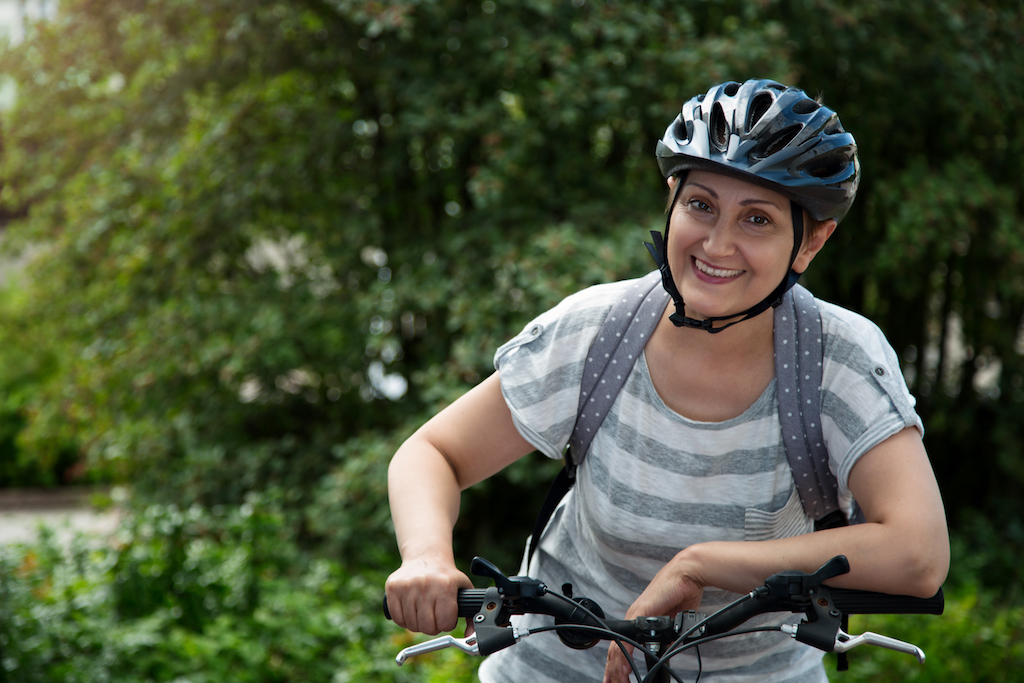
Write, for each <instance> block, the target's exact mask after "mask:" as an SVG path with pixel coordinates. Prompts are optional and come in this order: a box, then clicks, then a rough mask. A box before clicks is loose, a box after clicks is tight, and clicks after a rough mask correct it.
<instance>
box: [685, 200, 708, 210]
mask: <svg viewBox="0 0 1024 683" xmlns="http://www.w3.org/2000/svg"><path fill="white" fill-rule="evenodd" d="M690 206H692V207H693V208H695V209H697V210H698V211H711V206H710V205H709V204H708V203H707V202H704V201H701V200H700V199H691V200H690Z"/></svg>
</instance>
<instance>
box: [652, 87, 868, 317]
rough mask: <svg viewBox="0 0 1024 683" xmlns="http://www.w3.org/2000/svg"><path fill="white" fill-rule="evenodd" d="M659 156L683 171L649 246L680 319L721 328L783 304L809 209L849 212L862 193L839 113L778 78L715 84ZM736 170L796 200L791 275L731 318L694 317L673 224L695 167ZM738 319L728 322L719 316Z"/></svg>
mask: <svg viewBox="0 0 1024 683" xmlns="http://www.w3.org/2000/svg"><path fill="white" fill-rule="evenodd" d="M656 156H657V159H658V166H659V168H660V169H661V172H662V174H663V175H664V176H665V177H666V178H668V177H671V176H679V178H680V182H679V183H677V185H676V192H675V195H674V196H673V198H672V207H671V208H670V209H669V220H668V221H666V226H665V234H664V237H662V235H661V234H660V233H657V232H652V233H651V235H652V237H654V240H655V244H653V245H651V244H648V245H647V246H648V249H650V251H651V254H652V255H653V256H654V259H655V261H656V262H657V264H658V266H659V268H660V269H661V274H662V281H663V284H664V286H665V289H666V290H667V291H668V293H669V294H670V295H671V296H672V299H673V302H674V303H675V307H676V313H675V314H674V315H672V316H671V319H672V322H673V323H674V324H676V325H677V326H680V327H683V326H685V327H697V328H702V329H705V330H707V331H708V332H720V331H722V330H724V329H726V328H727V327H730V326H731V325H734V324H736V323H738V322H742V321H743V320H749V319H750V318H752V317H754V316H755V315H759V314H760V313H762V312H764V311H765V310H767V309H768V308H769V307H772V306H778V305H779V303H780V302H781V301H782V297H783V295H785V293H786V292H787V291H788V290H789V289H790V288H791V287H792V286H793V285H794V284H796V281H797V280H798V279H799V277H800V274H799V273H796V272H795V271H793V270H792V266H793V262H794V261H795V260H796V257H797V255H798V254H799V251H800V246H801V244H802V243H803V233H804V230H803V210H806V211H807V213H808V214H810V216H811V217H812V218H814V219H815V220H817V221H823V220H827V219H830V218H831V219H835V221H836V222H837V223H838V222H839V221H841V220H842V219H843V217H844V216H846V213H847V212H848V211H849V210H850V206H851V205H852V204H853V200H854V197H855V196H856V194H857V185H858V183H859V181H860V163H859V161H858V159H857V142H856V141H855V140H854V138H853V135H851V134H850V133H847V132H846V131H845V130H844V129H843V126H842V124H841V123H840V122H839V116H838V115H837V114H836V113H835V112H834V111H832V110H831V109H829V108H828V107H826V106H824V105H822V104H821V103H819V102H817V101H815V100H813V99H811V98H810V97H808V96H807V95H806V93H804V91H803V90H800V89H798V88H792V87H787V86H785V85H782V84H781V83H777V82H775V81H771V80H748V81H746V82H745V83H742V84H740V83H736V82H728V83H722V84H720V85H717V86H715V87H713V88H711V89H710V90H709V91H708V92H707V93H706V94H704V95H698V96H696V97H694V98H693V99H691V100H690V101H689V102H687V103H686V104H685V105H683V108H682V111H681V112H680V114H679V116H677V117H676V119H675V120H674V121H673V122H672V124H671V125H670V126H669V127H668V129H667V130H666V131H665V136H664V137H663V138H662V139H661V140H660V141H659V142H658V147H657V152H656ZM694 169H696V170H704V171H710V172H713V173H722V174H726V175H730V176H733V177H736V178H739V179H741V180H746V181H748V182H752V183H756V184H758V185H761V186H763V187H767V188H768V189H770V190H774V191H776V192H778V193H780V194H782V195H783V196H785V197H788V198H789V199H790V202H791V209H792V216H793V252H792V256H791V258H790V262H789V265H790V267H789V269H788V271H789V272H788V274H787V276H786V277H785V278H784V279H783V281H782V282H781V283H780V284H779V286H778V287H777V288H776V289H775V291H773V292H772V293H771V294H769V295H768V297H766V298H765V300H764V301H762V302H761V303H759V304H757V305H755V306H753V307H751V308H750V309H748V310H746V311H743V312H742V313H737V314H735V315H731V316H723V317H717V318H710V319H707V320H694V319H692V318H689V317H687V316H686V315H685V313H684V309H683V301H682V297H681V296H680V294H679V292H678V290H677V288H676V286H675V281H674V280H673V279H672V274H671V270H670V268H669V265H668V252H667V243H668V230H669V227H668V223H669V222H671V215H672V209H673V208H674V206H675V202H676V199H677V198H678V196H679V190H680V189H681V188H682V186H683V177H684V175H685V173H686V172H688V171H691V170H694ZM740 316H744V317H742V318H741V319H740V320H734V321H733V322H731V323H728V324H726V325H723V326H720V327H714V323H715V322H720V321H725V320H732V319H733V318H738V317H740Z"/></svg>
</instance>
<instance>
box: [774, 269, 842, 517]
mask: <svg viewBox="0 0 1024 683" xmlns="http://www.w3.org/2000/svg"><path fill="white" fill-rule="evenodd" d="M823 357H824V342H823V335H822V332H821V314H820V313H819V311H818V305H817V303H816V302H815V300H814V297H813V296H812V295H811V293H810V292H809V291H807V289H805V288H804V287H802V286H800V285H796V286H794V287H793V289H791V290H790V291H789V292H787V293H786V296H785V297H784V298H783V300H782V303H781V304H780V305H779V306H778V307H777V308H776V309H775V378H776V382H775V391H776V396H777V399H778V403H779V422H780V423H781V425H782V435H783V440H784V441H785V447H786V457H787V459H788V460H789V467H790V469H791V470H793V479H794V481H795V482H796V490H797V492H798V493H799V494H800V501H801V502H802V503H803V506H804V512H805V513H807V515H808V516H809V517H811V518H813V519H814V520H815V528H816V529H822V528H830V527H833V526H843V525H844V524H845V523H846V517H845V515H844V514H843V512H842V510H840V508H839V482H838V481H837V480H836V477H835V475H834V474H832V470H830V469H829V466H828V450H827V449H826V447H825V438H824V436H823V435H822V429H821V378H822V362H823Z"/></svg>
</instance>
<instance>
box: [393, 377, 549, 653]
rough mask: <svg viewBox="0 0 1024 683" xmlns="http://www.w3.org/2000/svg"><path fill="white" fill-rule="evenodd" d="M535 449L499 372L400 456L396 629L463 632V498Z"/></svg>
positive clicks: (465, 585)
mask: <svg viewBox="0 0 1024 683" xmlns="http://www.w3.org/2000/svg"><path fill="white" fill-rule="evenodd" d="M533 450H534V448H533V446H531V445H530V444H529V443H528V442H527V441H526V440H525V439H523V437H522V436H520V434H519V432H518V431H517V430H516V428H515V425H514V423H513V422H512V415H511V413H510V412H509V409H508V406H507V405H506V403H505V399H504V397H503V396H502V394H501V386H500V384H499V380H498V373H494V374H493V375H491V376H490V377H489V378H487V379H486V380H484V381H483V382H481V383H480V384H479V385H478V386H476V387H475V388H473V389H472V390H470V391H469V392H468V393H466V394H465V395H464V396H462V397H461V398H459V399H458V400H457V401H455V402H454V403H452V404H451V405H450V406H448V407H447V408H445V409H444V410H442V411H441V412H440V413H438V414H437V415H436V416H435V417H433V418H432V419H431V420H430V421H429V422H427V423H426V424H425V425H423V427H421V428H420V429H419V430H418V431H417V432H416V433H415V434H413V435H412V436H411V437H409V439H408V440H407V441H406V442H405V443H403V444H402V446H401V447H400V448H399V449H398V451H397V452H396V453H395V456H394V458H392V460H391V465H390V466H389V468H388V498H389V503H390V506H391V517H392V520H393V521H394V525H395V535H396V538H397V540H398V549H399V552H400V553H401V556H402V565H401V567H399V569H398V570H397V571H396V572H395V573H394V574H392V575H391V576H390V577H389V578H388V580H387V583H386V585H385V591H386V593H387V597H388V608H389V610H390V611H391V615H392V617H393V618H394V620H395V623H397V624H399V625H400V626H404V627H405V628H408V629H410V630H413V631H421V632H423V633H428V634H431V635H433V634H436V633H440V632H441V631H450V630H452V629H453V628H455V626H456V624H457V621H458V617H457V614H456V612H457V607H456V602H455V591H456V589H457V588H460V587H462V588H468V587H471V586H472V584H471V583H470V581H469V578H468V577H466V575H465V574H463V573H462V572H460V571H459V570H458V569H457V568H456V566H455V559H454V555H453V553H452V530H453V528H454V527H455V521H456V519H457V518H458V515H459V502H460V497H461V493H462V491H463V490H464V489H466V488H468V487H469V486H472V485H473V484H475V483H477V482H479V481H482V480H483V479H486V478H487V477H489V476H491V475H492V474H494V473H496V472H498V471H500V470H501V469H503V468H504V467H506V466H507V465H509V464H511V463H512V462H514V461H516V460H518V459H519V458H521V457H523V456H524V455H526V454H528V453H530V452H531V451H533Z"/></svg>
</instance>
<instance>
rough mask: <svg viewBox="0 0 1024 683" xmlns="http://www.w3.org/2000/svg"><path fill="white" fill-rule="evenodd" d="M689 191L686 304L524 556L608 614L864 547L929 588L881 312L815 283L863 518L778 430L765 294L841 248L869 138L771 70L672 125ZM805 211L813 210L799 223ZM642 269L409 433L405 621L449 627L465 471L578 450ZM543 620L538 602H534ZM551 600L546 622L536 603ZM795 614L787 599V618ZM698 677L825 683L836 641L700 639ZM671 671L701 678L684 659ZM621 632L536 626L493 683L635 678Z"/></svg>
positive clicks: (582, 304)
mask: <svg viewBox="0 0 1024 683" xmlns="http://www.w3.org/2000/svg"><path fill="white" fill-rule="evenodd" d="M658 161H659V165H660V167H661V170H662V172H663V174H664V175H665V176H666V178H667V182H668V186H669V189H670V192H671V195H672V201H671V204H670V208H669V215H668V220H667V224H666V233H667V234H666V235H665V240H664V246H663V249H662V251H661V253H660V254H658V259H659V260H660V262H661V266H662V267H661V271H662V278H663V283H664V285H665V288H666V290H668V292H669V294H670V295H671V297H672V300H673V304H674V305H673V306H668V307H667V308H666V310H665V313H664V315H663V316H662V318H661V320H660V321H659V323H658V325H657V327H656V328H655V330H654V332H653V333H652V335H651V337H650V339H649V341H648V342H647V344H646V346H645V348H644V352H643V354H642V355H641V356H640V357H639V358H638V359H637V361H636V364H635V365H634V367H633V368H632V370H631V372H630V374H629V377H628V379H627V382H626V384H625V386H624V388H623V389H622V391H621V393H620V394H619V396H618V398H617V399H616V402H615V404H614V406H613V408H612V409H611V411H610V413H609V414H608V416H607V418H606V419H605V421H604V422H603V423H602V427H601V429H600V430H599V431H598V433H597V435H596V437H595V438H594V441H593V443H592V445H591V447H590V450H589V452H588V455H587V458H586V460H584V462H583V464H582V465H581V466H580V470H579V473H578V475H577V483H576V486H575V489H574V490H573V491H572V492H571V493H570V494H569V495H568V496H566V498H565V500H563V501H562V504H561V505H560V506H559V508H558V509H557V510H556V512H555V514H554V515H553V517H552V519H551V521H550V523H549V524H548V526H547V528H546V530H545V532H544V534H543V536H542V538H541V541H540V544H539V547H538V551H537V553H536V556H535V557H534V559H533V561H532V562H531V564H530V567H529V570H530V574H531V575H533V576H537V577H539V578H541V579H542V580H544V581H545V582H546V583H547V584H548V585H555V586H558V585H561V584H562V583H565V582H570V583H572V584H573V586H574V589H575V593H576V594H578V595H586V596H587V597H590V598H592V599H594V600H595V601H596V602H598V603H599V604H600V605H601V606H602V607H603V608H604V610H605V611H606V613H607V614H609V615H616V616H619V615H622V614H625V617H626V618H632V617H634V616H638V615H659V614H664V615H673V614H675V613H677V612H679V611H681V610H688V609H697V610H700V611H702V612H706V613H710V612H712V611H714V610H715V609H717V608H718V607H720V606H722V605H724V604H725V603H727V602H729V601H731V600H732V599H733V598H734V597H735V595H734V594H735V593H745V592H748V591H750V590H751V589H753V588H754V587H756V586H758V585H760V584H761V583H763V581H764V580H765V578H767V577H768V576H770V575H771V574H774V573H776V572H779V571H783V570H788V569H797V570H804V571H813V570H815V569H816V568H818V567H819V566H820V565H822V564H823V563H824V562H825V561H827V560H828V559H830V558H831V557H833V556H835V555H840V554H842V555H846V556H847V558H848V559H849V560H850V565H851V571H850V573H849V574H846V575H844V576H841V577H838V578H836V579H834V580H833V581H831V583H832V584H834V585H836V586H842V587H850V588H860V589H865V590H874V591H882V592H888V593H899V594H909V595H917V596H921V597H930V596H931V595H933V594H934V593H935V592H936V591H937V590H938V588H939V586H940V585H941V584H942V582H943V581H944V579H945V576H946V572H947V570H948V566H949V541H948V536H947V531H946V525H945V516H944V513H943V508H942V502H941V499H940V496H939V492H938V487H937V485H936V482H935V479H934V476H933V474H932V470H931V467H930V465H929V462H928V458H927V455H926V453H925V450H924V447H923V445H922V442H921V434H922V430H923V427H922V425H921V421H920V419H919V418H918V417H917V415H916V413H914V411H913V398H912V397H911V396H910V394H909V392H908V391H907V389H906V386H905V384H904V383H903V382H902V380H901V379H897V381H896V382H894V383H891V384H888V385H882V384H880V383H879V382H876V381H875V380H874V378H872V377H871V373H872V371H875V370H883V371H884V370H885V369H887V370H888V371H889V375H890V377H896V378H899V377H900V373H899V365H898V360H897V357H896V355H895V353H894V352H893V350H892V348H891V347H890V346H889V344H888V343H887V342H886V340H885V338H884V336H883V335H882V334H881V332H880V331H879V330H878V328H877V327H875V326H874V325H873V324H872V323H870V322H869V321H867V320H865V319H864V318H862V317H861V316H859V315H857V314H854V313H852V312H850V311H846V310H844V309H841V308H839V307H837V306H833V305H830V304H826V303H824V302H820V304H819V307H820V309H821V318H822V329H823V332H824V360H823V368H822V369H823V373H822V374H823V379H822V387H821V415H822V429H823V432H824V437H825V441H826V446H827V447H828V451H829V460H830V468H831V469H832V470H833V472H834V474H835V475H836V477H837V479H838V481H839V486H840V499H841V500H843V501H844V502H845V503H847V504H849V502H850V500H851V498H852V499H856V501H857V503H858V505H859V507H860V510H861V511H862V513H863V515H864V519H865V522H864V523H863V524H857V525H853V526H845V527H842V528H834V529H828V530H823V531H817V532H815V531H814V530H813V529H814V527H813V520H811V519H810V518H809V517H807V516H806V515H805V514H804V511H803V509H802V507H801V506H800V502H799V498H798V496H797V493H796V490H795V486H794V481H793V476H792V471H791V470H790V468H789V465H788V462H787V460H786V456H785V452H784V451H785V449H784V448H783V447H782V446H781V443H780V441H781V432H780V427H779V419H778V406H777V403H776V400H775V371H774V360H773V358H774V342H773V330H774V317H773V315H772V312H771V311H772V304H773V303H775V302H777V301H778V300H779V298H780V297H781V296H782V295H783V294H784V293H785V291H786V290H787V289H788V288H789V287H791V286H792V284H793V283H795V281H796V277H798V275H799V274H800V273H802V272H804V270H806V268H807V267H808V266H809V265H810V263H811V261H813V259H814V257H815V256H816V255H817V253H818V252H819V251H820V250H821V249H822V248H823V247H824V245H825V244H826V242H827V241H828V239H829V237H830V236H831V235H832V233H833V231H834V230H835V229H836V225H837V224H838V222H839V221H840V220H842V218H843V216H844V215H845V214H846V212H847V211H848V210H849V207H850V204H851V203H852V202H853V198H854V195H855V193H856V188H857V183H858V181H859V166H858V162H857V156H856V143H855V141H854V140H853V137H852V136H851V135H850V134H849V133H847V132H845V131H844V130H843V128H842V126H841V125H840V123H839V119H838V117H837V116H836V115H835V113H834V112H832V111H831V110H829V109H828V108H826V107H824V106H821V105H820V104H819V103H817V102H815V101H813V100H811V99H809V98H807V96H806V95H805V94H804V93H803V92H802V91H800V90H797V89H794V88H787V87H785V86H782V85H780V84H778V83H775V82H773V81H747V82H746V83H743V84H738V83H725V84H722V85H719V86H716V87H715V88H712V89H711V90H710V91H708V93H707V94H706V95H702V96H698V97H696V98H694V99H692V100H691V101H690V102H688V103H687V104H686V105H685V106H684V107H683V111H682V113H681V114H680V116H679V117H678V118H677V119H676V120H675V121H674V122H673V123H672V125H670V126H669V128H668V130H667V131H666V134H665V137H664V139H663V140H662V141H661V143H659V145H658ZM805 226H806V227H805ZM628 284H629V283H614V284H609V285H601V286H597V287H592V288H589V289H586V290H584V291H582V292H579V293H577V294H575V295H573V296H570V297H569V298H567V299H566V300H565V301H563V302H562V303H561V304H559V305H558V306H557V307H555V308H554V309H552V310H551V311H548V312H547V313H545V314H543V315H541V316H540V317H538V318H537V320H536V321H534V323H531V325H529V326H527V329H526V330H525V331H524V333H523V334H520V335H519V336H518V337H516V338H515V339H513V340H512V341H510V342H509V343H507V344H506V345H504V346H503V347H502V348H500V349H499V350H498V352H497V354H496V357H495V367H496V368H497V370H498V371H497V372H496V373H494V374H493V375H492V376H491V377H489V378H488V379H486V380H484V381H483V382H482V383H481V384H480V385H478V386H477V387H475V388H474V389H473V390H471V391H470V392H469V393H467V394H466V395H465V396H463V397H462V398H460V399H459V400H458V401H456V402H455V403H453V404H452V405H451V406H449V407H448V408H446V409H445V410H444V411H442V412H441V413H440V414H438V415H437V416H436V417H434V418H433V419H432V420H430V421H429V422H428V423H427V424H426V425H424V426H423V427H422V428H421V429H420V430H419V431H418V432H416V434H414V435H413V436H412V437H411V438H410V439H409V440H408V441H407V442H406V443H405V444H403V445H402V447H401V448H400V449H399V451H398V452H397V453H396V455H395V457H394V460H393V462H392V466H391V468H390V471H389V491H390V497H391V509H392V515H393V518H394V522H395V528H396V534H397V537H398V542H399V547H400V551H401V554H402V566H401V567H400V568H399V569H398V570H397V571H396V572H395V573H394V574H392V576H391V577H390V578H389V579H388V583H387V595H388V601H389V604H390V606H391V611H392V614H393V615H394V617H395V621H396V622H397V623H399V624H400V625H403V626H405V627H406V628H409V629H412V630H416V631H422V632H425V633H430V634H433V633H437V632H440V631H447V630H451V629H453V628H454V627H455V625H456V621H457V618H456V607H455V601H454V597H453V596H454V594H455V590H456V589H457V588H459V587H469V586H470V585H471V584H470V582H469V579H468V578H467V577H466V576H465V575H463V574H462V573H461V572H459V571H458V570H457V569H456V567H455V563H454V558H453V557H452V544H451V533H452V528H453V526H454V524H455V520H456V517H457V515H458V508H459V494H460V492H461V490H462V489H465V488H466V487H468V486H471V485H473V484H474V483H476V482H478V481H481V480H483V479H485V478H487V477H489V476H491V475H492V474H494V473H496V472H498V471H499V470H501V469H502V468H504V467H505V466H507V465H509V464H510V463H512V462H514V461H515V460H517V459H518V458H520V457H522V456H524V455H526V454H527V453H530V452H532V451H533V450H540V451H541V452H543V453H545V454H546V455H548V456H550V457H555V458H559V457H561V453H562V450H563V448H564V446H565V444H566V442H567V441H568V439H569V435H570V432H571V430H572V425H573V423H574V421H575V416H576V411H577V402H578V397H579V391H580V382H581V373H582V365H583V360H584V356H585V355H586V352H587V349H588V348H589V347H590V343H591V341H592V340H593V338H594V337H595V335H596V334H597V331H598V329H599V328H600V325H601V321H602V320H603V319H604V317H605V315H606V314H607V312H608V310H609V309H610V307H611V305H612V302H613V301H615V300H616V299H617V298H618V296H619V294H620V293H621V292H623V291H624V289H625V287H627V286H628ZM527 618H528V619H532V617H527ZM540 619H541V618H539V617H538V618H537V621H538V622H539V620H540ZM780 620H781V618H780ZM701 655H702V661H701V665H702V668H703V680H716V679H717V678H719V677H721V679H723V680H726V679H727V680H729V681H746V680H749V681H755V680H756V681H765V680H772V681H815V682H822V681H826V680H827V679H826V677H825V673H824V668H823V666H822V663H821V660H822V656H821V653H820V652H819V651H817V650H814V649H812V648H809V647H806V646H804V645H801V644H800V643H797V642H796V641H793V640H790V639H788V638H782V637H779V636H778V635H777V634H758V635H751V636H744V637H738V638H731V639H726V640H723V641H719V642H718V643H714V644H710V645H707V646H704V647H702V648H701ZM672 666H673V669H675V670H676V671H677V672H679V673H680V674H681V675H683V676H684V677H685V676H687V672H689V676H690V677H691V678H692V677H693V675H694V674H695V672H696V670H697V666H698V665H697V662H696V660H695V659H693V658H692V657H691V656H690V655H682V656H679V657H677V658H675V659H673V664H672ZM628 673H629V669H628V665H627V664H626V660H625V657H624V656H623V655H622V653H621V652H620V651H619V650H618V648H617V647H615V646H612V647H610V648H609V649H607V650H603V651H602V650H600V649H599V648H594V649H592V650H589V651H582V652H577V651H572V650H569V649H568V648H565V647H564V646H563V645H562V644H561V643H560V642H559V641H558V639H557V638H554V637H549V638H546V637H544V636H535V637H533V638H528V639H525V640H523V641H522V642H521V643H519V644H517V645H516V646H515V647H512V648H508V649H506V650H503V651H501V652H499V653H496V654H494V655H492V656H491V657H489V658H488V659H487V660H485V661H484V663H483V665H482V666H481V673H480V675H481V679H482V680H483V681H487V682H491V681H524V680H529V681H531V682H535V683H544V682H547V681H597V680H599V679H602V677H603V680H605V681H626V680H627V679H628Z"/></svg>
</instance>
